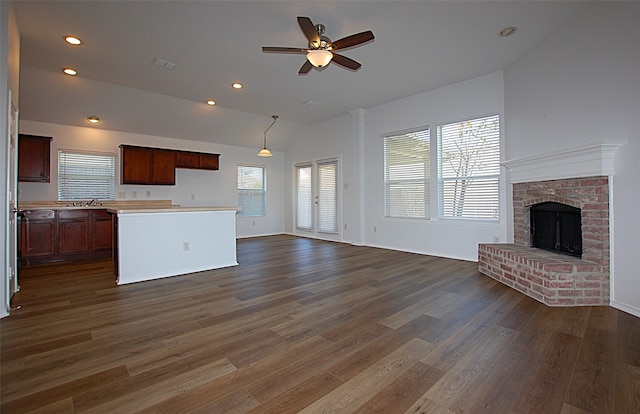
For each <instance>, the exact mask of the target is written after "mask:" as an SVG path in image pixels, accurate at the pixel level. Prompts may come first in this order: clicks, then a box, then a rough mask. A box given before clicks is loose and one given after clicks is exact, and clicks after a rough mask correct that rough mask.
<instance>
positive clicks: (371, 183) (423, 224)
mask: <svg viewBox="0 0 640 414" xmlns="http://www.w3.org/2000/svg"><path fill="white" fill-rule="evenodd" d="M502 85H503V82H502V72H496V73H492V74H489V75H485V76H481V77H479V78H475V79H471V80H468V81H466V82H460V83H457V84H454V85H450V86H446V87H443V88H439V89H435V90H433V91H429V92H426V93H421V94H418V95H414V96H410V97H407V98H404V99H400V100H397V101H394V102H390V103H387V104H384V105H380V106H376V107H374V108H370V109H367V110H366V112H365V144H364V149H363V150H364V159H365V164H364V201H363V204H364V206H365V216H364V240H365V244H367V245H371V246H378V247H384V248H390V249H397V250H405V251H410V252H417V253H425V254H431V255H436V256H445V257H452V258H458V259H463V260H477V257H478V243H493V242H494V239H496V238H497V240H499V241H501V242H505V241H506V225H505V211H506V209H505V202H504V200H505V191H504V188H506V186H505V184H504V183H505V178H504V177H503V178H502V194H501V197H502V200H503V202H502V203H501V205H502V208H501V211H500V217H501V218H500V223H496V224H490V223H483V222H478V221H464V222H460V221H456V220H440V221H438V220H437V193H435V192H434V191H432V192H431V200H432V201H431V217H432V219H431V220H411V219H395V218H385V217H384V202H383V201H384V187H383V181H384V178H383V177H384V171H383V167H384V154H383V146H382V143H383V138H382V135H384V134H387V133H390V132H396V131H403V130H407V129H412V128H417V127H423V126H430V128H431V133H432V135H431V136H432V154H435V144H434V143H435V132H436V127H437V125H438V124H442V123H447V122H453V121H461V120H463V119H468V118H473V117H480V116H485V115H494V114H499V115H500V118H501V119H503V113H504V110H503V87H502ZM432 160H433V158H432ZM431 177H432V182H435V178H436V165H435V162H432V169H431ZM433 188H434V186H433V185H432V190H433ZM374 228H375V231H374Z"/></svg>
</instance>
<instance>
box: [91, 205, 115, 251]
mask: <svg viewBox="0 0 640 414" xmlns="http://www.w3.org/2000/svg"><path fill="white" fill-rule="evenodd" d="M112 217H113V215H112V214H109V213H107V211H106V210H91V233H92V236H93V237H92V238H91V241H92V245H91V249H92V250H93V251H100V250H106V251H111V249H112V247H113V246H112V244H113V233H112V232H113V222H112Z"/></svg>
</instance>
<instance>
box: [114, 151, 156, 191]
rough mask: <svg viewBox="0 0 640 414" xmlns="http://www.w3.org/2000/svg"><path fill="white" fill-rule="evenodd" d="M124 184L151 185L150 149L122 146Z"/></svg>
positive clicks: (122, 177) (121, 178) (122, 181)
mask: <svg viewBox="0 0 640 414" xmlns="http://www.w3.org/2000/svg"><path fill="white" fill-rule="evenodd" d="M121 149H122V153H121V154H122V159H121V164H122V166H121V167H122V175H121V177H120V181H121V183H122V184H151V156H152V152H151V149H150V148H143V147H130V146H126V145H122V146H121Z"/></svg>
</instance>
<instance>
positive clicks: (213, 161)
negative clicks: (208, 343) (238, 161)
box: [200, 154, 219, 170]
mask: <svg viewBox="0 0 640 414" xmlns="http://www.w3.org/2000/svg"><path fill="white" fill-rule="evenodd" d="M218 157H219V155H218V154H200V168H202V169H203V170H217V169H218V167H219V164H218Z"/></svg>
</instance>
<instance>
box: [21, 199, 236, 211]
mask: <svg viewBox="0 0 640 414" xmlns="http://www.w3.org/2000/svg"><path fill="white" fill-rule="evenodd" d="M83 204H84V205H76V206H74V205H73V202H68V201H67V202H65V201H26V202H21V203H19V205H18V210H19V211H26V210H107V211H108V212H110V213H115V214H131V213H164V212H188V211H227V210H238V208H237V207H225V206H198V207H183V206H180V205H177V204H173V203H172V202H171V200H117V201H114V200H110V201H102V202H99V203H98V204H97V205H86V201H85V202H84V203H83Z"/></svg>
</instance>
